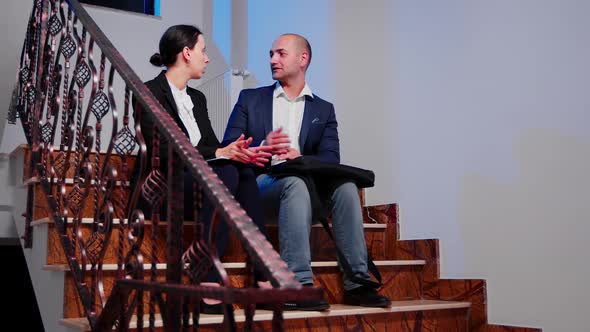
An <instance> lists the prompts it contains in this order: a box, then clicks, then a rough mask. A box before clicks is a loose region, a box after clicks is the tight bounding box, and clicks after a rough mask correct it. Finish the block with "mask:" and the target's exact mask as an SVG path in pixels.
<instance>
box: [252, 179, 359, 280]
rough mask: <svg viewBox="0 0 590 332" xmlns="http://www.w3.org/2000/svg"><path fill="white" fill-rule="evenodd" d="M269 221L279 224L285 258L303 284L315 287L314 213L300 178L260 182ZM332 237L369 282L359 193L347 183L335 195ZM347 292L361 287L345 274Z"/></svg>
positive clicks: (333, 199) (354, 268) (354, 271)
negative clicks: (311, 248)
mask: <svg viewBox="0 0 590 332" xmlns="http://www.w3.org/2000/svg"><path fill="white" fill-rule="evenodd" d="M256 180H257V182H258V189H259V190H260V195H261V198H262V203H263V207H264V210H265V213H266V214H267V215H268V216H269V217H270V218H268V220H271V219H272V220H278V226H279V245H280V253H281V258H282V259H283V260H284V261H285V262H286V263H287V265H288V267H289V270H290V271H292V272H293V273H295V276H296V277H297V279H298V280H299V281H300V282H301V283H302V284H311V283H313V273H312V272H311V252H310V248H309V233H310V230H311V222H312V220H311V219H312V210H311V201H310V198H309V192H308V191H307V186H306V185H305V182H303V180H301V179H300V178H298V177H293V176H290V177H284V178H275V177H273V176H270V175H267V174H263V175H260V176H258V178H257V179H256ZM331 208H332V223H333V226H332V233H333V235H334V240H335V241H336V245H337V246H338V248H339V249H340V250H341V251H342V254H343V255H344V257H345V258H346V259H347V260H348V263H349V264H350V267H351V269H352V272H353V274H354V275H355V276H356V277H359V278H362V279H367V280H369V279H370V277H369V275H368V273H367V245H366V243H365V236H364V230H363V224H362V223H363V217H362V211H361V205H360V200H359V196H358V190H357V187H356V185H355V184H354V183H352V182H347V183H344V184H342V185H341V186H340V187H338V188H337V189H336V190H335V191H334V193H333V194H332V206H331ZM342 279H343V284H344V289H345V290H351V289H354V288H357V287H360V286H361V285H359V284H357V283H354V282H352V281H351V280H349V278H347V276H346V275H345V274H343V277H342Z"/></svg>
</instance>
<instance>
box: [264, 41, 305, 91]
mask: <svg viewBox="0 0 590 332" xmlns="http://www.w3.org/2000/svg"><path fill="white" fill-rule="evenodd" d="M302 61H303V60H302V56H301V50H300V49H299V48H298V47H297V43H296V41H295V37H293V36H281V37H279V38H278V39H277V40H275V42H274V43H273V44H272V48H271V49H270V70H271V72H272V78H273V79H275V80H277V81H285V80H288V79H289V78H291V77H295V76H297V75H299V74H300V72H301V71H302V70H303V67H302Z"/></svg>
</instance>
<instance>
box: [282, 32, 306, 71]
mask: <svg viewBox="0 0 590 332" xmlns="http://www.w3.org/2000/svg"><path fill="white" fill-rule="evenodd" d="M281 37H289V38H292V39H293V42H294V43H295V46H296V47H297V51H299V52H307V67H305V70H307V68H309V64H310V63H311V45H310V44H309V41H307V39H306V38H305V37H303V36H302V35H298V34H296V33H285V34H282V35H281Z"/></svg>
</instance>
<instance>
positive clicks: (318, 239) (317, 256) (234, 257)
mask: <svg viewBox="0 0 590 332" xmlns="http://www.w3.org/2000/svg"><path fill="white" fill-rule="evenodd" d="M92 222H93V219H92V218H83V219H82V225H81V231H82V234H83V235H84V238H88V236H90V230H91V226H92ZM119 222H120V220H119V219H114V220H113V225H114V228H113V231H112V234H111V244H110V245H109V247H108V248H107V251H106V253H105V257H104V261H103V264H112V263H116V262H117V254H118V238H119V226H118V225H119ZM124 222H125V219H124ZM71 223H72V220H71V219H68V226H70V225H71ZM31 224H32V225H33V226H35V227H41V226H48V227H49V228H50V229H49V231H48V232H47V237H48V239H47V242H48V247H49V250H48V252H47V264H65V263H66V257H65V256H64V254H63V251H62V249H61V244H60V241H61V240H60V237H59V234H58V232H57V231H56V230H55V227H54V226H55V225H54V223H53V222H52V221H51V220H50V219H49V218H47V217H46V218H40V219H37V220H34V221H33V222H32V223H31ZM166 225H167V223H166V222H160V223H159V227H160V228H161V231H160V232H161V233H160V234H159V235H158V239H157V243H156V257H157V258H158V261H165V248H166V246H165V243H166V240H165V239H166ZM184 226H185V227H184V232H183V233H184V234H183V237H184V247H185V248H188V246H189V244H190V241H192V239H193V233H194V230H193V226H194V223H193V222H190V221H188V222H185V224H184ZM151 227H152V223H151V222H150V221H149V220H146V221H145V227H144V231H145V236H144V239H143V245H142V248H141V251H142V254H143V256H144V260H145V261H146V262H150V261H151V251H152V239H151ZM388 227H389V225H387V224H374V223H371V224H369V223H364V224H363V228H364V229H365V241H366V242H367V247H368V249H369V252H370V253H371V256H372V257H373V259H374V260H386V258H387V255H386V249H387V248H388V247H387V246H388V244H387V243H388V242H389V241H391V240H390V239H389V237H388V235H389V234H388V233H387V230H388ZM267 230H268V233H269V236H270V240H271V244H272V245H273V247H274V248H275V250H277V251H278V249H279V248H278V232H277V226H276V225H267ZM388 239H389V241H388ZM391 242H393V241H391ZM310 243H311V253H312V257H311V258H312V260H314V261H327V260H334V259H336V249H335V247H334V242H333V241H332V240H331V239H330V238H329V236H328V235H327V233H326V232H325V230H324V229H323V228H322V226H321V225H313V226H312V230H311V237H310ZM124 245H125V246H126V247H125V248H126V249H125V251H124V252H126V250H127V249H128V247H127V246H128V244H127V242H124ZM389 246H391V245H389ZM222 260H223V261H232V262H245V261H246V253H245V251H244V249H243V248H242V245H241V244H240V242H239V241H238V240H237V237H236V236H235V235H234V234H230V240H229V246H228V248H227V250H226V253H225V255H224V256H223V257H222Z"/></svg>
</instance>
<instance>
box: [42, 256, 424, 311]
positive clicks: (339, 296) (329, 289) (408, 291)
mask: <svg viewBox="0 0 590 332" xmlns="http://www.w3.org/2000/svg"><path fill="white" fill-rule="evenodd" d="M224 265H225V266H226V269H227V272H228V276H229V281H230V285H231V286H232V287H236V288H242V287H245V285H246V281H247V274H246V270H245V269H244V268H243V267H244V265H243V263H225V264H224ZM376 265H378V266H379V271H380V273H381V276H382V278H383V279H382V281H383V286H382V287H381V289H380V293H381V294H383V295H385V296H387V297H389V298H390V299H392V300H415V299H420V298H422V295H423V294H422V279H423V278H422V270H423V266H424V261H420V260H415V261H377V262H376ZM312 266H314V267H313V270H314V283H315V285H316V286H318V287H322V288H323V289H324V297H325V299H326V300H327V301H328V302H330V303H341V302H342V301H343V296H344V291H343V288H342V274H341V272H340V268H339V267H337V265H336V261H332V262H314V263H312ZM103 267H104V270H103V272H104V274H103V286H104V290H105V294H106V295H107V296H108V295H109V294H110V292H111V289H112V288H113V286H114V284H115V282H116V274H117V272H116V268H117V267H116V265H115V264H108V265H105V266H103ZM156 267H157V268H158V270H157V277H156V278H157V279H156V280H158V281H160V282H163V281H164V280H165V273H166V270H165V267H166V264H158V265H157V266H156ZM44 269H45V270H50V271H56V272H62V273H65V280H64V303H65V305H64V317H66V318H74V317H81V316H84V311H83V310H82V305H81V302H80V301H79V298H78V296H77V292H76V289H75V287H74V281H73V276H72V275H71V273H70V272H69V271H68V266H67V265H63V264H62V265H46V266H44ZM150 273H151V270H150V265H149V264H145V265H144V276H145V278H146V280H148V279H149V276H150ZM90 281H91V278H90V276H89V274H87V275H86V282H87V283H88V284H90ZM183 283H188V280H187V278H186V275H185V276H183ZM97 300H98V298H97ZM148 301H149V297H148V296H147V293H146V295H145V296H144V304H145V305H146V306H147V303H148Z"/></svg>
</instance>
